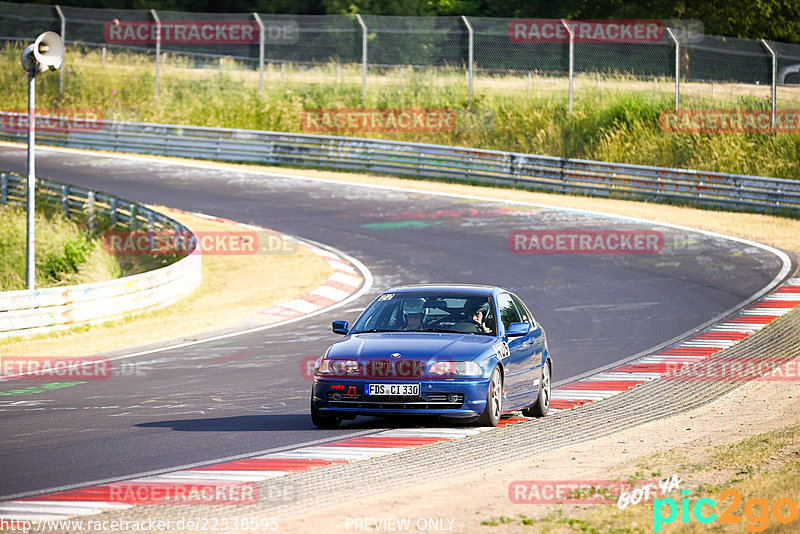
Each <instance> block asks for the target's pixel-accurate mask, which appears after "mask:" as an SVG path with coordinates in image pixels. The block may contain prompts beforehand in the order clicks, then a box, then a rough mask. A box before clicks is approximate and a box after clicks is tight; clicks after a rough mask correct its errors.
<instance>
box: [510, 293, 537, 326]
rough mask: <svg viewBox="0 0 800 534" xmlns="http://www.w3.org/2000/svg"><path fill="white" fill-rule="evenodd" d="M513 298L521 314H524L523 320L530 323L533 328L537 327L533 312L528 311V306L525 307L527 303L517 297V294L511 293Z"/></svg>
mask: <svg viewBox="0 0 800 534" xmlns="http://www.w3.org/2000/svg"><path fill="white" fill-rule="evenodd" d="M511 300H513V301H514V304H516V305H517V309H518V310H519V312H520V314H522V319H521V322H523V323H529V324H530V325H531V328H535V327H536V321H534V320H533V316H532V315H531V312H530V311H528V308H526V307H525V305H524V304H523V303H522V301H521V300H519V299H518V298H517V296H516V295H511Z"/></svg>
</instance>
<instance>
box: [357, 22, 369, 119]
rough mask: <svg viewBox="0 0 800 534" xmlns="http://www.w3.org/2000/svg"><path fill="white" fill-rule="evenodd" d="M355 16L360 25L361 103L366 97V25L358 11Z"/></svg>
mask: <svg viewBox="0 0 800 534" xmlns="http://www.w3.org/2000/svg"><path fill="white" fill-rule="evenodd" d="M356 18H357V19H358V23H359V24H360V25H361V103H362V104H363V103H364V102H365V101H366V99H367V25H366V24H364V19H362V18H361V15H359V14H358V13H356Z"/></svg>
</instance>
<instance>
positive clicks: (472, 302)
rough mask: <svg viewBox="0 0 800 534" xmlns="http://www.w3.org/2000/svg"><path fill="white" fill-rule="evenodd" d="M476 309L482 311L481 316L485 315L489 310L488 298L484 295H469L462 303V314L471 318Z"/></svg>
mask: <svg viewBox="0 0 800 534" xmlns="http://www.w3.org/2000/svg"><path fill="white" fill-rule="evenodd" d="M478 311H481V312H483V316H484V317H486V315H487V312H488V311H489V301H488V299H486V298H485V297H471V298H469V299H467V301H466V302H465V303H464V315H466V316H467V318H470V319H471V318H472V316H473V315H475V314H476V313H477V312H478Z"/></svg>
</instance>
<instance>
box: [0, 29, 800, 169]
mask: <svg viewBox="0 0 800 534" xmlns="http://www.w3.org/2000/svg"><path fill="white" fill-rule="evenodd" d="M19 52H20V48H19V47H16V46H13V45H11V46H6V47H5V48H4V49H3V50H2V53H0V102H2V103H3V107H4V108H24V107H25V98H26V89H25V83H26V82H25V77H24V75H23V73H22V70H21V69H20V67H19V60H18V58H19ZM213 65H214V67H213V68H195V64H194V62H193V61H190V60H187V59H181V58H179V57H176V56H174V55H170V56H168V57H167V59H166V61H165V64H164V66H163V67H162V69H161V81H160V87H161V92H160V94H159V97H158V99H157V100H155V99H154V94H153V93H154V91H153V88H154V72H155V69H154V66H153V57H152V56H142V55H136V54H129V53H114V54H111V53H110V54H109V56H108V58H107V61H106V64H105V65H103V64H102V62H101V59H100V53H99V52H98V51H91V50H86V49H81V48H79V47H70V48H69V50H68V55H67V62H66V71H65V92H64V97H63V98H61V99H60V98H59V97H58V76H56V75H55V74H53V73H45V74H44V75H42V76H41V77H40V78H39V79H38V80H37V84H38V86H37V94H38V105H39V107H41V108H45V107H51V108H97V109H100V110H101V111H102V113H103V116H104V118H107V119H117V120H136V121H145V122H163V123H178V124H191V125H197V126H216V127H231V128H250V129H259V130H276V131H287V132H297V131H300V127H301V125H300V113H301V111H302V110H303V109H311V108H337V107H344V108H359V107H362V106H363V107H367V108H399V107H423V108H442V107H446V108H451V109H454V110H455V112H456V123H455V127H454V129H453V130H452V131H449V132H431V133H363V134H352V133H351V134H346V135H359V136H362V137H381V138H387V139H398V140H412V141H420V142H427V143H442V144H452V145H461V146H470V147H476V148H487V149H498V150H511V151H518V152H528V153H536V154H547V155H552V156H563V157H573V158H584V159H597V160H604V161H614V162H626V163H639V164H647V165H658V166H668V167H686V168H693V169H700V170H709V171H721V172H732V173H742V174H756V175H764V176H775V177H781V178H791V179H798V178H800V134H797V133H792V134H672V133H666V132H663V131H662V130H661V129H660V127H659V116H660V113H661V112H662V111H665V110H670V109H672V108H673V106H674V96H673V93H672V92H671V91H672V85H671V83H668V81H665V80H661V81H659V80H652V79H651V80H636V79H633V78H629V77H625V76H624V75H615V76H604V77H602V78H601V77H599V76H597V77H594V76H578V77H577V78H576V81H575V105H574V109H573V111H572V112H570V111H569V110H568V106H567V101H566V94H567V92H566V81H565V80H563V79H559V78H553V77H545V76H540V75H536V76H531V78H530V79H529V78H528V77H527V76H518V75H511V74H509V75H506V76H494V77H487V76H483V77H479V78H477V79H476V81H475V96H474V100H473V101H472V103H471V105H469V103H468V102H467V94H466V84H465V80H464V74H463V71H459V70H450V71H447V70H441V69H440V70H438V71H436V72H432V71H429V70H419V69H411V68H398V69H384V70H382V71H381V72H373V73H371V74H370V77H369V81H368V92H367V98H366V100H365V101H364V102H362V99H361V78H360V70H359V69H358V68H357V67H355V66H345V65H343V66H339V67H338V68H337V66H336V65H333V64H331V65H322V66H317V67H314V68H310V69H309V68H301V67H298V66H291V65H288V66H285V68H284V69H283V72H281V70H280V69H279V68H278V67H276V66H274V65H269V66H267V68H266V69H265V70H266V72H265V78H264V90H263V94H262V95H261V96H260V97H259V94H258V73H257V72H256V71H254V70H253V69H252V66H243V65H238V64H236V63H235V62H233V61H230V60H224V61H222V62H217V63H213ZM337 71H338V73H337ZM683 87H684V89H683V91H684V92H683V97H682V105H683V106H684V107H687V108H689V107H692V108H736V109H749V108H760V109H763V108H764V106H768V105H769V103H768V102H769V101H768V97H769V91H768V88H765V87H759V86H743V85H739V84H716V85H715V87H714V89H713V91H714V92H713V93H712V92H711V86H710V85H708V84H684V85H683ZM795 89H797V90H795ZM780 98H781V99H782V100H781V101H782V102H783V103H784V104H785V105H794V107H796V108H798V107H800V88H791V87H785V88H781V91H780Z"/></svg>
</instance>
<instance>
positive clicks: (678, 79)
mask: <svg viewBox="0 0 800 534" xmlns="http://www.w3.org/2000/svg"><path fill="white" fill-rule="evenodd" d="M667 33H669V37H670V39H672V42H673V43H675V111H678V108H680V104H681V43H680V42H679V41H678V38H677V37H675V33H674V32H673V31H672V28H667Z"/></svg>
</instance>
